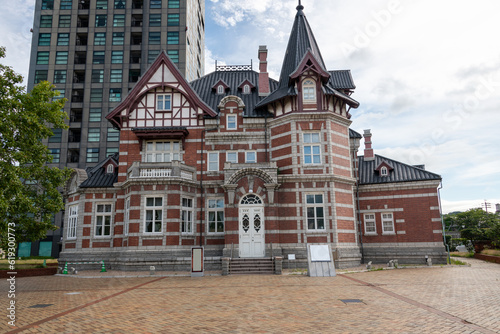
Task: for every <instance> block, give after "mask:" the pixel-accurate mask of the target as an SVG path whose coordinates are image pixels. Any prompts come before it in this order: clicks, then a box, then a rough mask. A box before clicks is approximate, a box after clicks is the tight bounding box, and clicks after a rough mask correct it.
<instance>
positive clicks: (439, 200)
mask: <svg viewBox="0 0 500 334" xmlns="http://www.w3.org/2000/svg"><path fill="white" fill-rule="evenodd" d="M441 189H443V181H441V182H439V187H438V188H437V191H438V202H439V216H440V217H441V228H442V230H443V243H444V244H445V246H446V252H447V253H448V263H449V264H451V258H450V246H449V245H448V244H447V243H446V229H445V226H444V219H443V211H442V209H441V192H440V190H441Z"/></svg>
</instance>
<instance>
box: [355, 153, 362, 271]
mask: <svg viewBox="0 0 500 334" xmlns="http://www.w3.org/2000/svg"><path fill="white" fill-rule="evenodd" d="M353 155H354V168H355V169H356V207H357V210H356V211H357V216H358V231H359V244H360V247H361V263H363V264H364V263H365V253H364V251H363V230H362V226H361V213H360V212H359V210H360V206H359V166H358V157H356V152H354V153H353Z"/></svg>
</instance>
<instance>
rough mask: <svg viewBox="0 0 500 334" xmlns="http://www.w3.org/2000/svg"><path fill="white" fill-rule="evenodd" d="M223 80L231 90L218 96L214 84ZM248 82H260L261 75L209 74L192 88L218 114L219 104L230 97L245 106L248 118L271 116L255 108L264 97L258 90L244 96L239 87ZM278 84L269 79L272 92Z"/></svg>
mask: <svg viewBox="0 0 500 334" xmlns="http://www.w3.org/2000/svg"><path fill="white" fill-rule="evenodd" d="M220 80H223V81H224V82H225V83H226V84H227V85H228V87H229V90H228V91H227V92H225V93H224V94H220V95H218V94H217V92H214V91H213V90H212V89H211V88H212V86H213V85H214V84H216V83H217V82H219V81H220ZM246 80H248V81H249V82H250V83H253V82H259V73H258V72H255V71H215V72H212V73H210V74H207V75H205V76H203V77H201V78H199V79H197V80H194V81H191V83H190V84H191V87H193V89H194V90H195V91H196V93H197V94H198V95H199V96H200V98H201V99H202V100H203V101H205V103H206V104H208V105H209V106H210V108H212V109H213V110H216V111H217V112H218V107H217V106H218V105H219V102H220V101H221V100H222V99H223V98H224V97H226V96H228V95H234V96H238V97H239V98H241V99H242V100H243V103H244V104H245V116H247V117H263V116H265V115H268V116H271V115H270V114H268V113H267V111H261V110H256V109H255V107H256V105H257V103H258V102H259V101H261V100H262V99H263V98H264V97H262V96H259V90H258V89H251V90H250V94H243V91H242V90H240V89H238V87H239V86H240V85H241V84H242V83H243V82H245V81H246ZM277 85H278V82H277V81H276V80H273V79H269V87H270V89H271V91H273V90H274V89H276V87H277Z"/></svg>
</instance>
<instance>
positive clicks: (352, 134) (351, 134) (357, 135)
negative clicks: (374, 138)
mask: <svg viewBox="0 0 500 334" xmlns="http://www.w3.org/2000/svg"><path fill="white" fill-rule="evenodd" d="M349 138H360V139H361V138H363V136H362V135H361V134H360V133H359V132H356V131H354V130H353V129H349Z"/></svg>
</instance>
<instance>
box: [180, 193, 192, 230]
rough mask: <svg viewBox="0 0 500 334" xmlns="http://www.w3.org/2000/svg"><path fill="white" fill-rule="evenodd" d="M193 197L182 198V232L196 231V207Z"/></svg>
mask: <svg viewBox="0 0 500 334" xmlns="http://www.w3.org/2000/svg"><path fill="white" fill-rule="evenodd" d="M193 202H194V201H193V199H192V198H189V197H182V198H181V232H182V234H193V233H194V226H193V225H194V222H193V219H194V207H193Z"/></svg>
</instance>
